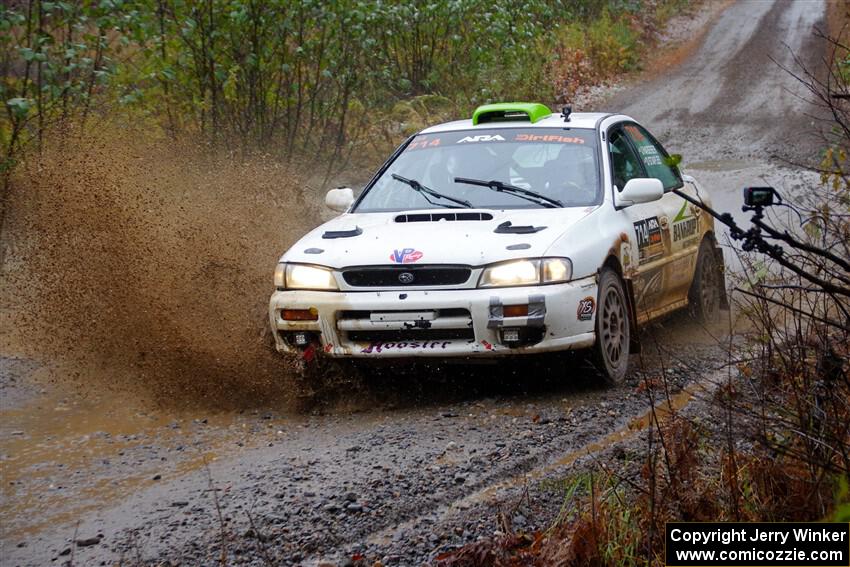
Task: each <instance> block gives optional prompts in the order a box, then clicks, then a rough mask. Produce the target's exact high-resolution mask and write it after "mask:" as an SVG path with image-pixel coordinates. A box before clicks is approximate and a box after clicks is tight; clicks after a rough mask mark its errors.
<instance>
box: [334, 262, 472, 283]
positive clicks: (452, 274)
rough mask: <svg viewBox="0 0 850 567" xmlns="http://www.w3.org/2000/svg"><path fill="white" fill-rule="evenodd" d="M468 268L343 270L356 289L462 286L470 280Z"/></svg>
mask: <svg viewBox="0 0 850 567" xmlns="http://www.w3.org/2000/svg"><path fill="white" fill-rule="evenodd" d="M471 274H472V268H469V267H468V266H375V267H368V268H366V267H364V268H349V269H346V270H343V272H342V278H343V279H344V280H345V283H347V284H348V285H351V286H355V287H405V286H416V287H420V286H438V285H460V284H462V283H466V282H467V281H468V280H469V276H470V275H471Z"/></svg>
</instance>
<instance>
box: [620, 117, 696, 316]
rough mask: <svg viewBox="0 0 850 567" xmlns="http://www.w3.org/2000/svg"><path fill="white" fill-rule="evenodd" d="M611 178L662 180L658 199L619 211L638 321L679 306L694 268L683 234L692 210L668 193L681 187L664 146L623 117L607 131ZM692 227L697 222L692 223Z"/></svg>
mask: <svg viewBox="0 0 850 567" xmlns="http://www.w3.org/2000/svg"><path fill="white" fill-rule="evenodd" d="M608 139H609V150H610V151H611V152H612V153H611V164H612V174H613V175H612V179H614V185H615V188H614V190H615V191H619V190H621V189H622V187H623V186H625V183H626V182H628V180H629V179H631V178H633V177H654V178H656V179H659V180H661V182H662V184H663V185H664V196H663V197H662V198H661V199H659V200H658V201H653V202H651V203H643V204H638V205H633V206H631V207H627V208H625V209H623V210H622V212H623V214H625V215H626V217H627V218H628V219H629V221H630V222H631V224H632V226H633V228H634V239H633V240H632V241H631V242H630V248H631V255H630V264H631V265H630V266H629V268H627V271H630V272H631V275H632V280H633V285H634V292H635V303H636V306H637V311H638V313H637V316H638V321H640V322H643V321H646V320H648V319H652V318H654V317H657V316H659V315H662V314H664V313H666V312H668V311H670V310H672V309H675V308H677V307H681V306H682V305H683V304H684V303H685V302H686V301H687V293H688V287H689V284H690V279H691V276H692V273H693V266H694V264H693V262H694V258H693V253H692V252H691V248H693V246H692V245H691V243H690V242H689V239H688V237H689V236H693V235H691V234H690V233H688V230H689V228H693V227H692V226H691V224H689V223H691V220H692V217H693V214H694V213H693V212H692V211H691V210H690V208H689V207H687V206H686V205H688V203H687V202H686V201H685V200H684V199H682V198H681V197H679V196H678V195H676V194H675V193H673V190H674V189H679V188H681V187H682V186H683V183H682V178H681V175H680V174H679V172H678V170H677V168H676V167H675V166H672V165H670V163H669V156H668V154H667V152H666V151H665V150H664V148H663V147H662V146H661V145H660V144H659V143H658V142H657V141H656V140H655V139H654V138H653V137H652V135H651V134H649V132H647V131H646V129H644V128H643V127H641V126H639V125H638V124H635V123H634V122H622V123H619V124H618V125H616V126H615V127H614V128H612V129H611V130H610V131H609V135H608ZM695 226H696V225H695Z"/></svg>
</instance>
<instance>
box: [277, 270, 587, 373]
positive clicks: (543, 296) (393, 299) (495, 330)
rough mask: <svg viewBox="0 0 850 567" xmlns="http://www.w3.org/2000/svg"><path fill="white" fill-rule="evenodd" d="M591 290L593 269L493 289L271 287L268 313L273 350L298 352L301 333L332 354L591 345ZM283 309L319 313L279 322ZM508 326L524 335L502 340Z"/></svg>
mask: <svg viewBox="0 0 850 567" xmlns="http://www.w3.org/2000/svg"><path fill="white" fill-rule="evenodd" d="M596 296H597V293H596V277H595V276H591V277H587V278H584V279H581V280H576V281H572V282H569V283H566V284H556V285H546V286H529V287H514V288H493V289H460V290H409V291H408V290H401V291H399V290H395V291H356V292H352V291H345V292H322V291H301V290H292V291H289V290H285V291H276V292H274V294H272V297H271V301H270V303H269V317H270V322H271V328H272V330H273V331H274V337H275V345H276V347H277V350H278V351H280V352H298V351H299V350H300V348H299V347H297V346H295V343H294V342H293V340H292V338H293V336H294V333H296V332H304V333H307V334H308V336H310V337H311V339H312V340H314V341H315V342H316V343H317V344H316V346H317V347H319V348H320V349H321V351H322V352H324V353H325V354H326V355H327V356H330V357H337V358H345V357H357V358H375V357H380V358H408V357H441V358H445V357H479V356H485V357H486V356H499V355H513V354H525V353H540V352H552V351H561V350H572V349H580V348H586V347H589V346H592V345H593V342H594V339H595V334H594V330H593V329H594V321H595V316H596ZM517 305H518V306H523V305H528V306H529V312H528V316H521V317H506V316H505V309H504V308H505V307H506V306H517ZM283 309H315V311H316V312H317V313H318V320H316V321H286V320H284V319H283V318H282V316H281V311H282V310H283ZM507 311H508V314H510V310H507ZM508 328H510V329H518V330H519V333H520V336H523V337H531V339H529V340H527V341H526V342H525V343H524V344H522V345H521V346H510V344H505V343H503V342H502V330H503V329H508Z"/></svg>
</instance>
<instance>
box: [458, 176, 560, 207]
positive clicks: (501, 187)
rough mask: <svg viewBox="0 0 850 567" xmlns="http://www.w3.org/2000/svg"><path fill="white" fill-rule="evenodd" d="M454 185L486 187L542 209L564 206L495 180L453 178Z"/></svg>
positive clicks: (542, 196) (557, 201) (538, 194)
mask: <svg viewBox="0 0 850 567" xmlns="http://www.w3.org/2000/svg"><path fill="white" fill-rule="evenodd" d="M455 183H466V184H467V185H478V186H479V187H487V188H489V189H492V190H493V191H496V192H498V193H510V194H511V195H516V196H517V197H520V198H522V199H525V200H526V201H531V202H533V203H537V204H538V205H543V206H544V207H549V208H554V207H561V208H563V206H564V204H563V203H562V202H561V201H559V200H557V199H553V198H551V197H547V196H546V195H541V194H540V193H537V192H535V191H529V190H528V189H523V188H522V187H517V186H516V185H511V184H509V183H504V182H503V181H496V180H495V179H494V180H492V181H484V180H482V179H467V178H466V177H455Z"/></svg>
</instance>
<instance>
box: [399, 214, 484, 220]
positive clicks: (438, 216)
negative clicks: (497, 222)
mask: <svg viewBox="0 0 850 567" xmlns="http://www.w3.org/2000/svg"><path fill="white" fill-rule="evenodd" d="M488 220H493V215H491V214H490V213H412V214H404V215H398V216H397V217H396V218H395V222H437V221H488Z"/></svg>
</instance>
